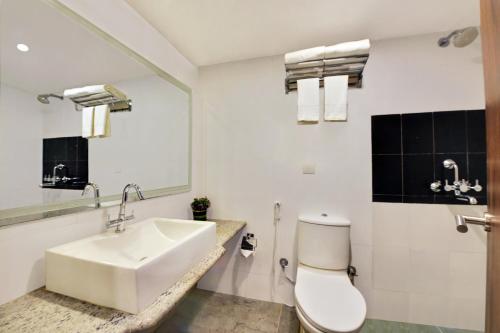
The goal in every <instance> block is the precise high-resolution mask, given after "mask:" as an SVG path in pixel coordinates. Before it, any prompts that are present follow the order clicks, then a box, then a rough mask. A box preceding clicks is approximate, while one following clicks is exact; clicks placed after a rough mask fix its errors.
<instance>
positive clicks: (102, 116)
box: [94, 104, 111, 138]
mask: <svg viewBox="0 0 500 333" xmlns="http://www.w3.org/2000/svg"><path fill="white" fill-rule="evenodd" d="M110 125H111V124H110V120H109V105H107V104H104V105H98V106H96V107H95V109H94V136H98V137H100V138H104V137H108V136H110V135H111V131H110V130H111V126H110Z"/></svg>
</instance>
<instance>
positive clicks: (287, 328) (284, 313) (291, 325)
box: [278, 305, 299, 333]
mask: <svg viewBox="0 0 500 333" xmlns="http://www.w3.org/2000/svg"><path fill="white" fill-rule="evenodd" d="M298 331H299V318H297V314H296V313H295V308H294V307H291V306H286V305H283V308H282V310H281V317H280V322H279V327H278V333H297V332H298Z"/></svg>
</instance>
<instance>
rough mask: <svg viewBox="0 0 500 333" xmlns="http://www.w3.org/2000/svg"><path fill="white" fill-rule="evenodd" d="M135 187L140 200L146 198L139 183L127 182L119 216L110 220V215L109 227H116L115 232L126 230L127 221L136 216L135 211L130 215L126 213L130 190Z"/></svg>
mask: <svg viewBox="0 0 500 333" xmlns="http://www.w3.org/2000/svg"><path fill="white" fill-rule="evenodd" d="M131 188H133V189H134V190H135V192H136V193H137V196H138V197H139V200H144V195H143V194H142V190H141V188H140V187H139V186H138V185H137V184H127V185H126V186H125V187H124V188H123V193H122V202H121V204H120V211H119V212H118V218H117V219H115V220H110V219H109V216H108V228H113V227H116V229H115V232H123V231H125V221H129V220H132V219H133V218H134V212H132V214H130V215H128V216H127V215H126V214H125V208H126V207H125V206H126V205H127V199H128V192H129V191H130V189H131Z"/></svg>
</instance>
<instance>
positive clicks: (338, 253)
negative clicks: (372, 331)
mask: <svg viewBox="0 0 500 333" xmlns="http://www.w3.org/2000/svg"><path fill="white" fill-rule="evenodd" d="M350 228H351V222H350V221H349V220H346V219H344V218H341V217H330V216H327V215H326V214H322V215H315V216H313V215H311V216H301V217H300V218H299V226H298V238H299V242H298V257H299V258H298V259H299V266H298V268H297V281H296V284H295V305H296V311H297V316H298V317H299V320H300V324H301V332H303V331H305V332H308V333H348V332H349V333H354V332H359V331H360V330H361V327H362V326H363V323H364V321H365V317H366V302H365V299H364V298H363V295H361V293H360V292H359V290H358V289H356V288H355V287H354V286H353V285H352V284H351V281H350V280H349V276H348V275H347V268H348V266H349V259H350V237H349V234H350Z"/></svg>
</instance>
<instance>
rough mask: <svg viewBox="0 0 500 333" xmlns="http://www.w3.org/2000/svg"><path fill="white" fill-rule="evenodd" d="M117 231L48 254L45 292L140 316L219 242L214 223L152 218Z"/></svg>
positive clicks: (66, 245) (48, 251)
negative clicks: (52, 292) (140, 313)
mask: <svg viewBox="0 0 500 333" xmlns="http://www.w3.org/2000/svg"><path fill="white" fill-rule="evenodd" d="M113 230H114V229H113ZM113 230H109V231H108V232H106V233H103V234H99V235H96V236H92V237H89V238H85V239H81V240H78V241H75V242H71V243H67V244H64V245H61V246H57V247H54V248H51V249H48V250H47V251H45V268H46V288H47V289H48V290H50V291H54V292H57V293H60V294H64V295H67V296H71V297H75V298H78V299H81V300H84V301H87V302H90V303H94V304H98V305H102V306H107V307H111V308H115V309H119V310H122V311H126V312H130V313H138V312H140V311H142V310H143V309H145V308H146V307H147V306H149V305H150V304H151V303H152V302H153V301H154V300H155V299H156V298H157V297H158V296H160V294H161V293H163V292H164V291H166V290H168V289H169V288H170V287H171V286H172V285H173V284H175V283H176V282H177V281H178V280H179V279H180V278H181V277H182V276H183V275H184V274H185V273H187V272H188V271H189V270H190V269H191V268H192V267H193V266H194V265H196V264H197V263H198V262H199V261H200V260H201V259H203V258H204V257H205V256H206V255H207V254H208V253H209V252H210V251H212V250H213V249H214V248H215V244H216V234H215V223H213V222H197V221H187V220H176V219H166V218H151V219H147V220H144V221H142V222H138V223H135V224H132V225H130V224H129V225H127V227H126V230H125V231H124V232H123V233H119V234H117V233H115V232H114V231H113Z"/></svg>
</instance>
